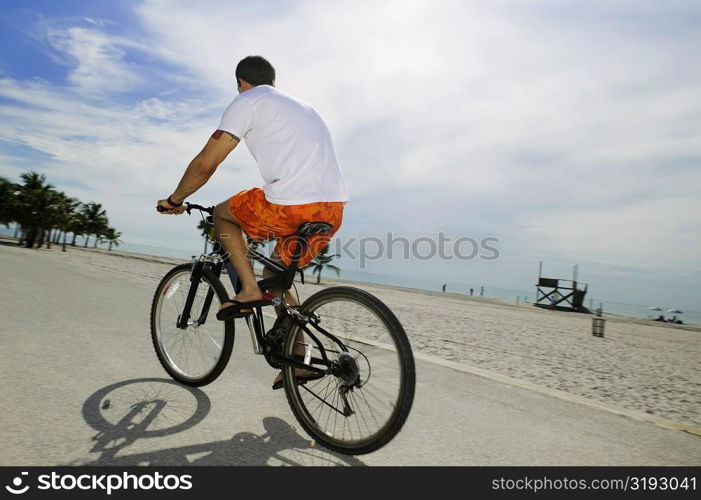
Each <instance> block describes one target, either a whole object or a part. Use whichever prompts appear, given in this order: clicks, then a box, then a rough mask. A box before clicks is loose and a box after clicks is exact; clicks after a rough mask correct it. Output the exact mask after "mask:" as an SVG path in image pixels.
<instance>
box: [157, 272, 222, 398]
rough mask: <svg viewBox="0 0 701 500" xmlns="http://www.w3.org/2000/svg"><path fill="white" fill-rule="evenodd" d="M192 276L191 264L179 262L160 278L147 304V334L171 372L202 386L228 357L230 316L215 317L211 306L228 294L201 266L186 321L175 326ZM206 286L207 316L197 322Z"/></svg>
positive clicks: (209, 380)
mask: <svg viewBox="0 0 701 500" xmlns="http://www.w3.org/2000/svg"><path fill="white" fill-rule="evenodd" d="M191 276H192V264H182V265H179V266H177V267H175V268H173V269H171V270H170V271H169V272H168V274H166V275H165V276H164V277H163V279H162V280H161V282H160V284H159V285H158V287H157V288H156V294H155V295H154V298H153V303H152V305H151V338H152V340H153V347H154V349H155V350H156V355H157V356H158V360H159V361H160V362H161V365H162V366H163V368H164V369H165V371H166V372H168V374H169V375H170V376H171V377H172V378H174V379H175V380H177V381H178V382H181V383H183V384H186V385H190V386H203V385H206V384H209V383H211V382H212V381H214V380H215V379H216V378H217V377H218V376H219V375H220V374H221V372H222V371H223V370H224V368H225V367H226V365H227V363H228V362H229V358H230V357H231V349H232V347H233V345H234V320H233V319H232V320H228V321H219V320H217V318H216V316H215V314H216V311H217V310H218V309H219V307H220V305H221V303H222V302H224V301H226V300H228V299H229V296H228V294H227V292H226V289H225V288H224V286H223V285H222V283H221V281H219V279H217V278H216V277H215V276H214V275H213V274H212V273H211V272H210V271H208V270H204V273H203V275H202V277H201V279H200V281H199V283H198V284H197V294H196V295H195V300H194V302H193V304H192V308H191V312H190V320H189V321H188V326H187V328H186V329H180V328H178V327H177V323H178V319H179V318H180V315H181V314H182V312H183V308H184V306H185V300H186V298H187V295H188V292H189V290H190V287H191V286H192V285H193V283H192V282H191V280H190V278H191ZM210 292H211V303H210V306H209V310H208V313H207V318H206V321H205V322H204V323H201V322H200V320H201V319H202V312H203V308H204V306H205V304H206V299H207V296H208V294H209V293H210Z"/></svg>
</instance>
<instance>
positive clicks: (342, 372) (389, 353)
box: [285, 287, 414, 453]
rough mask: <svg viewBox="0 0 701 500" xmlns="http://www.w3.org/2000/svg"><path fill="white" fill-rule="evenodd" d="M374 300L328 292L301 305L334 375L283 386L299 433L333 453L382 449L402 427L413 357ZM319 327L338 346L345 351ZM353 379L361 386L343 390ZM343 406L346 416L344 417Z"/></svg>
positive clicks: (291, 344)
mask: <svg viewBox="0 0 701 500" xmlns="http://www.w3.org/2000/svg"><path fill="white" fill-rule="evenodd" d="M368 297H369V298H368ZM377 303H379V301H377V299H374V298H372V296H369V294H366V293H365V292H362V291H360V290H357V289H352V288H348V287H332V288H329V289H326V290H323V291H321V292H318V293H317V294H315V295H314V296H312V297H310V298H309V299H308V300H307V301H306V302H305V303H304V304H303V305H302V313H304V314H306V315H311V313H314V314H315V315H316V317H317V318H319V326H320V328H321V329H319V328H315V323H314V321H312V322H310V323H309V324H308V325H307V327H308V328H309V329H310V330H311V331H314V330H316V331H314V334H315V335H316V336H317V338H318V339H319V341H320V342H321V348H322V349H323V350H324V351H325V354H326V356H327V357H328V359H329V361H331V363H332V365H331V366H330V370H331V372H332V373H333V375H328V376H327V377H325V378H328V379H329V380H328V381H324V379H321V380H320V381H318V382H314V383H309V384H307V385H305V386H301V385H294V386H292V387H289V388H288V391H290V392H289V393H288V395H289V396H290V398H291V399H290V402H291V404H292V409H293V411H294V413H295V416H296V417H297V418H298V419H299V420H300V422H302V423H303V424H304V426H305V428H306V429H307V430H309V431H310V432H311V433H312V434H313V435H314V436H315V437H316V438H317V439H319V440H320V441H321V442H322V443H324V444H325V445H327V446H329V447H331V448H333V449H338V450H339V451H344V452H347V451H349V450H356V451H358V450H360V452H362V453H366V452H368V451H372V450H374V449H376V448H377V447H379V446H382V445H383V444H384V443H386V442H387V441H388V440H389V439H391V438H392V437H393V436H394V434H396V432H397V431H398V430H399V428H400V427H401V425H402V424H403V423H404V421H405V420H406V416H407V414H408V411H409V408H410V407H411V403H412V400H413V392H414V372H413V370H414V368H413V358H412V357H409V358H408V359H407V358H406V353H407V352H410V349H409V345H408V340H407V339H406V336H405V334H404V332H403V330H402V328H401V325H400V324H399V323H398V321H397V320H396V318H394V316H393V315H392V314H391V312H389V311H388V310H387V308H386V306H384V305H382V304H381V303H380V305H375V304H377ZM323 330H325V331H326V332H328V333H330V334H331V335H333V336H334V337H336V338H337V339H338V340H339V341H341V342H343V343H344V344H345V345H344V346H343V348H342V347H341V346H339V345H338V343H337V342H336V341H334V340H333V339H332V338H331V337H330V336H329V335H327V334H325V333H324V332H323ZM296 332H297V330H294V331H293V332H291V335H290V339H291V340H290V341H288V342H287V344H286V346H285V352H286V353H287V354H288V355H290V354H291V352H292V351H293V350H294V348H295V345H296V341H295V340H294V339H296V337H297V333H296ZM310 342H311V341H310ZM402 343H403V344H404V347H403V349H399V346H400V345H402ZM312 347H313V349H314V357H316V358H322V357H323V356H322V353H321V352H320V351H319V349H320V347H319V346H317V345H316V343H314V342H312ZM346 349H347V350H346ZM409 356H410V355H409ZM352 380H358V383H359V385H358V386H355V385H352V386H348V387H347V388H346V387H343V386H342V384H345V383H348V381H352ZM360 384H362V385H360ZM300 387H303V389H304V390H300ZM342 391H344V393H342ZM310 395H311V396H310ZM348 409H350V410H351V414H350V415H348V416H346V414H345V411H346V410H348Z"/></svg>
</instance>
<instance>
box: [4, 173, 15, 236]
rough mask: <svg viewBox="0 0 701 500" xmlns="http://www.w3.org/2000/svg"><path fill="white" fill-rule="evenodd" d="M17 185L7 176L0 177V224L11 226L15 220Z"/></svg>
mask: <svg viewBox="0 0 701 500" xmlns="http://www.w3.org/2000/svg"><path fill="white" fill-rule="evenodd" d="M15 201H16V199H15V186H14V184H12V183H11V182H10V181H9V180H7V179H6V178H5V177H0V224H5V227H10V222H14V215H15V214H14V213H13V210H14V205H15Z"/></svg>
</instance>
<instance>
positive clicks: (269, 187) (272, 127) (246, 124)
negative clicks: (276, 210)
mask: <svg viewBox="0 0 701 500" xmlns="http://www.w3.org/2000/svg"><path fill="white" fill-rule="evenodd" d="M219 130H223V131H224V132H229V133H230V134H233V135H235V136H236V137H237V138H238V139H239V140H241V139H243V140H245V141H246V146H247V147H248V150H249V151H250V152H251V154H252V155H253V157H254V158H255V159H256V162H257V163H258V168H259V169H260V173H261V175H262V176H263V180H264V181H265V185H264V186H263V192H264V193H265V198H266V199H267V200H268V201H269V202H271V203H275V204H277V205H303V204H305V203H314V202H319V201H347V200H348V192H347V189H346V182H345V179H344V178H343V172H342V171H341V167H340V166H339V165H338V160H337V159H336V151H335V150H334V147H333V143H332V141H331V133H330V132H329V129H328V128H327V127H326V124H325V123H324V121H323V120H322V119H321V117H320V116H319V114H318V113H317V112H316V111H314V110H313V109H312V108H311V107H310V106H309V105H308V104H305V103H302V102H300V101H298V100H296V99H294V98H293V97H290V96H289V95H287V94H284V93H282V92H280V91H279V90H277V89H276V88H274V87H271V86H270V85H259V86H256V87H253V88H252V89H250V90H246V91H245V92H242V93H241V94H239V95H237V96H236V98H235V99H234V100H233V102H232V103H231V104H230V105H229V107H228V108H226V111H224V116H222V119H221V123H220V124H219Z"/></svg>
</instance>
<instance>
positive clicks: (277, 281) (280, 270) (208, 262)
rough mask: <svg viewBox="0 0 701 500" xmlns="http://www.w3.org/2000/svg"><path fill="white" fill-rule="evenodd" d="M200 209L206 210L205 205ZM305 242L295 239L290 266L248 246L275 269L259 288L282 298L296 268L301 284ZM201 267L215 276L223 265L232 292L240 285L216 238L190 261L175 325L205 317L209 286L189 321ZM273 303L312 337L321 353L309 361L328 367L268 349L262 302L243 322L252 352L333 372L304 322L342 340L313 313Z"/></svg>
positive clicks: (281, 362)
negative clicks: (277, 292) (208, 248)
mask: <svg viewBox="0 0 701 500" xmlns="http://www.w3.org/2000/svg"><path fill="white" fill-rule="evenodd" d="M192 207H193V208H198V209H200V210H201V209H202V208H203V207H199V206H194V205H193V206H192ZM204 211H208V210H207V209H205V210H204ZM306 246H307V240H306V238H299V239H298V240H297V245H296V247H295V250H294V252H293V258H292V263H291V265H290V266H284V265H282V264H279V263H277V262H275V261H273V260H271V259H270V258H268V257H266V256H265V255H263V254H261V253H259V252H257V251H255V250H250V249H249V253H248V256H249V258H252V259H253V260H256V261H258V262H260V263H262V264H263V265H264V266H265V267H267V268H268V269H271V270H272V271H274V272H275V273H276V274H275V276H273V277H270V278H264V279H262V280H259V281H258V286H259V287H260V289H261V290H266V289H271V288H273V289H280V290H282V291H283V292H282V293H283V298H284V293H285V292H286V291H287V290H289V289H290V288H291V287H292V284H293V282H294V278H295V274H296V273H298V272H299V273H300V276H301V282H302V284H304V271H303V270H302V269H298V261H299V257H300V256H301V255H302V253H303V252H304V250H305V249H306ZM205 269H209V270H210V271H211V273H212V274H213V275H214V277H216V278H219V277H220V275H221V272H222V270H224V269H226V273H227V274H228V275H229V280H230V281H231V285H232V288H233V290H234V291H235V292H236V293H238V292H239V291H240V290H241V285H240V282H239V279H238V274H237V272H236V269H235V268H234V266H233V264H232V263H231V260H230V259H229V258H228V255H227V253H226V252H225V251H224V250H223V247H222V245H221V244H220V243H219V242H218V241H215V242H214V247H213V249H212V251H211V252H208V253H202V254H201V255H200V257H199V258H197V259H196V260H195V261H194V263H193V267H192V273H191V276H190V283H191V285H190V288H189V290H188V295H187V298H186V300H185V306H184V307H183V311H182V313H181V315H180V316H179V318H178V322H177V327H178V328H180V329H186V328H187V327H188V326H189V325H191V324H195V325H202V324H204V323H205V322H206V321H207V315H208V313H209V309H210V307H211V305H212V300H213V298H214V290H213V289H212V288H210V289H209V290H208V291H207V296H206V297H205V301H204V303H203V305H202V310H201V311H200V313H199V315H198V316H197V319H196V320H195V321H193V322H190V316H191V312H192V311H191V309H192V305H193V303H194V300H195V296H196V294H197V289H198V287H199V283H200V281H201V279H202V276H203V275H204V273H205ZM273 304H274V305H275V306H276V307H277V308H278V309H279V310H280V313H279V314H282V315H286V316H287V317H289V318H290V320H291V321H293V322H294V323H296V324H297V325H298V326H299V328H300V329H301V330H302V331H304V333H306V334H307V335H308V336H309V337H310V338H311V339H312V340H313V341H314V343H315V344H316V345H317V347H318V348H319V352H320V353H321V356H322V357H321V359H320V358H312V359H311V361H313V362H315V363H316V364H323V365H325V366H327V368H328V370H323V369H320V368H317V367H314V366H311V365H309V364H305V363H303V362H302V361H300V359H301V357H300V356H297V355H295V356H294V358H288V357H285V356H284V355H283V356H277V355H275V354H273V353H271V350H272V348H273V347H274V346H272V345H271V343H270V342H269V341H268V340H266V335H265V325H264V321H263V310H262V309H263V307H262V306H258V307H256V308H254V312H253V313H251V314H249V315H247V316H246V317H245V320H246V324H247V326H248V329H249V332H250V336H251V343H252V344H253V352H254V353H255V354H263V355H264V356H265V357H266V359H268V361H269V362H272V363H275V364H279V365H287V366H292V367H295V368H303V369H305V370H308V371H313V372H318V373H327V372H331V373H333V372H334V371H335V370H336V369H337V365H336V363H335V362H334V361H330V360H329V359H328V357H327V355H326V349H325V348H324V346H323V344H322V343H321V342H320V340H319V338H318V337H317V336H316V335H315V334H314V333H313V332H312V331H311V330H310V329H309V328H308V327H307V325H312V326H313V327H314V328H315V329H316V330H317V332H318V333H321V334H322V335H324V336H326V337H328V338H329V339H330V340H332V341H333V342H334V343H335V344H337V345H338V346H339V348H340V349H341V350H342V351H344V352H348V348H347V347H346V346H345V344H344V343H343V342H341V341H340V340H339V339H338V338H337V337H336V336H334V335H333V334H332V333H330V332H328V331H326V330H325V329H323V328H322V327H321V326H319V324H318V321H319V319H318V317H313V316H314V315H312V317H307V316H305V315H304V314H301V313H300V312H299V311H297V310H296V309H294V308H291V307H290V306H287V305H286V304H285V302H284V300H282V299H279V298H276V299H274V300H273Z"/></svg>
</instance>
